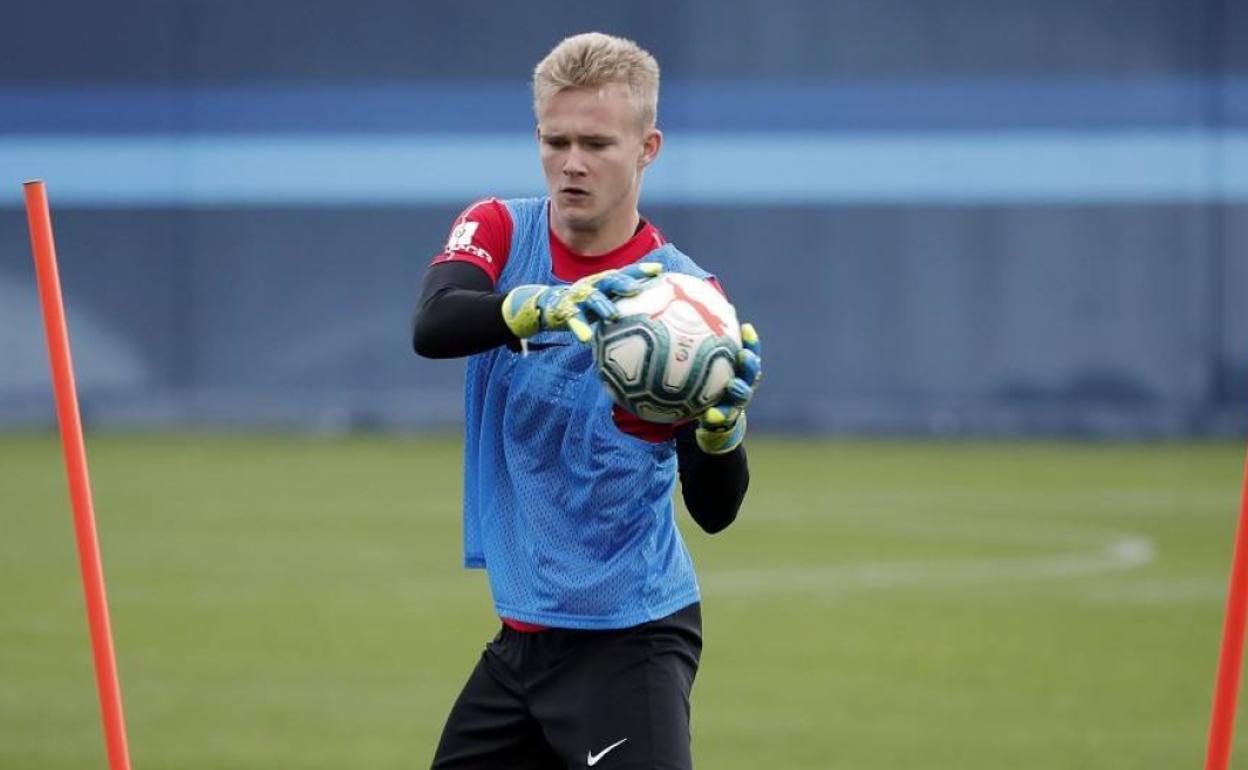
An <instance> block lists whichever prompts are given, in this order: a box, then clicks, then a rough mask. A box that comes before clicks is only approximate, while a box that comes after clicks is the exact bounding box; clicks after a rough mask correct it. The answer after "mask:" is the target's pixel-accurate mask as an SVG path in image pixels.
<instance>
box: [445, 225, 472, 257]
mask: <svg viewBox="0 0 1248 770" xmlns="http://www.w3.org/2000/svg"><path fill="white" fill-rule="evenodd" d="M478 224H479V223H477V222H460V223H459V224H458V225H455V229H454V230H452V231H451V237H450V238H449V239H448V240H447V242H446V250H447V251H463V250H464V249H466V248H467V247H469V246H471V245H472V237H473V236H474V235H476V234H477V226H478Z"/></svg>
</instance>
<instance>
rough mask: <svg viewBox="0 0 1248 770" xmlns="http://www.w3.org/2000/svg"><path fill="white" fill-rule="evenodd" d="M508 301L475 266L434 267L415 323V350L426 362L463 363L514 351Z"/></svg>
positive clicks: (446, 264) (451, 264)
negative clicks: (505, 348) (503, 349)
mask: <svg viewBox="0 0 1248 770" xmlns="http://www.w3.org/2000/svg"><path fill="white" fill-rule="evenodd" d="M504 296H505V295H503V294H498V293H496V292H495V291H494V282H493V281H492V280H491V279H490V276H489V274H488V273H486V272H485V271H484V270H482V269H481V268H479V267H477V266H476V265H474V264H472V263H470V262H439V263H438V264H436V265H430V266H429V269H428V270H426V271H425V281H424V286H423V287H422V288H421V292H420V301H419V302H417V303H416V312H415V314H414V315H413V317H412V347H413V348H414V349H415V350H416V352H417V354H419V355H422V356H424V357H426V358H458V357H460V356H469V355H472V354H473V353H480V352H482V351H485V350H489V349H491V348H496V347H498V346H499V345H508V344H510V345H515V344H516V343H517V340H516V336H515V335H514V334H512V333H511V330H510V329H508V328H507V324H506V323H504V322H503V313H502V307H503V297H504Z"/></svg>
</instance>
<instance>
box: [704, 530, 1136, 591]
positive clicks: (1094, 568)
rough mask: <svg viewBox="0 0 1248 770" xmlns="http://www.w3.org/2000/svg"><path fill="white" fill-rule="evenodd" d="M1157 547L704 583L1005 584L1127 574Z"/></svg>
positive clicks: (755, 575) (824, 568) (1117, 546)
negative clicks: (1003, 582) (1008, 582)
mask: <svg viewBox="0 0 1248 770" xmlns="http://www.w3.org/2000/svg"><path fill="white" fill-rule="evenodd" d="M1155 558H1156V549H1155V547H1154V545H1153V542H1152V541H1151V540H1149V539H1148V538H1144V537H1139V536H1136V535H1121V536H1118V537H1115V538H1113V539H1111V540H1109V541H1108V542H1103V543H1100V544H1098V545H1097V546H1096V547H1093V548H1091V549H1086V550H1078V551H1068V552H1063V553H1057V554H1047V555H1043V556H1025V557H1019V558H1005V559H986V560H980V561H969V562H968V561H962V562H943V563H942V562H937V561H913V560H910V561H884V562H869V563H853V564H824V565H809V566H803V567H778V568H774V569H766V568H763V569H745V570H725V571H718V572H717V571H708V572H705V573H703V575H702V580H701V582H702V585H703V587H705V588H709V589H711V590H715V591H726V592H730V593H733V594H738V595H753V594H766V593H772V592H776V591H787V590H791V589H795V588H800V589H806V590H812V591H833V592H834V591H844V590H847V589H850V588H889V587H894V586H902V585H914V584H923V585H931V584H935V583H939V584H941V585H949V584H960V583H978V582H985V581H990V580H991V581H1001V580H1011V579H1013V580H1032V579H1056V578H1068V577H1079V576H1082V575H1098V574H1104V573H1107V572H1124V571H1127V570H1132V569H1137V568H1139V567H1143V566H1145V565H1147V564H1150V563H1152V562H1153V560H1154V559H1155Z"/></svg>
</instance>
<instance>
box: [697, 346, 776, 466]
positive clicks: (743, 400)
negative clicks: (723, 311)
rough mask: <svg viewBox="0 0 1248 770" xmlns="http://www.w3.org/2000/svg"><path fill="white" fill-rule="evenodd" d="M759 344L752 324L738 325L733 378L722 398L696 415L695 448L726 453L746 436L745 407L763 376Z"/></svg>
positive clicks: (714, 453) (738, 444) (708, 452)
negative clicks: (738, 341) (738, 348)
mask: <svg viewBox="0 0 1248 770" xmlns="http://www.w3.org/2000/svg"><path fill="white" fill-rule="evenodd" d="M761 353H762V344H761V343H760V341H759V339H758V332H756V331H754V326H753V324H741V352H739V353H737V361H736V377H734V378H733V380H732V381H731V382H729V383H728V387H727V389H725V390H724V395H723V398H721V399H720V400H719V402H718V403H716V404H715V405H714V406H712V407H711V408H709V409H707V410H706V411H705V412H703V413H702V414H701V416H699V417H698V427H697V430H696V431H694V435H695V437H696V438H697V440H698V447H699V448H701V449H702V451H703V452H706V453H707V454H713V455H721V454H727V453H728V452H731V451H732V450H734V449H736V448H737V447H738V446H740V445H741V441H742V440H743V439H744V438H745V407H746V406H748V405H749V403H750V399H751V398H753V397H754V388H755V387H756V385H757V383H758V380H759V378H761V377H762V376H763V360H762V358H761V357H760V356H761Z"/></svg>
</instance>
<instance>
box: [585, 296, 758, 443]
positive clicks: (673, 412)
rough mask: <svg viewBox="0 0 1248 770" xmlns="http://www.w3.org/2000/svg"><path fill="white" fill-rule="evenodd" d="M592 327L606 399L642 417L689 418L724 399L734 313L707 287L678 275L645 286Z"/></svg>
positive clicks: (736, 332) (734, 344)
mask: <svg viewBox="0 0 1248 770" xmlns="http://www.w3.org/2000/svg"><path fill="white" fill-rule="evenodd" d="M615 306H616V307H617V308H619V311H620V316H619V318H617V319H616V320H615V321H603V322H601V323H599V324H597V325H596V326H595V327H594V338H593V342H592V345H593V351H594V362H595V363H596V364H597V365H598V374H599V376H601V377H602V382H603V384H604V385H605V386H606V388H607V392H608V393H609V394H610V395H611V398H612V400H614V401H615V403H617V404H619V405H620V406H621V407H623V408H624V409H627V410H628V411H630V412H632V413H633V414H635V415H637V416H638V417H640V418H642V419H643V420H649V421H650V422H662V423H673V422H679V421H681V420H685V419H688V418H690V417H693V416H695V415H697V414H699V413H701V412H703V411H705V410H706V409H707V407H709V406H711V405H712V404H714V403H715V402H716V401H718V400H719V399H720V397H722V396H723V393H724V390H725V389H726V388H727V387H728V383H730V382H731V381H732V378H733V376H734V371H735V362H736V360H737V353H738V352H739V351H740V350H741V329H740V328H739V326H738V325H737V311H736V310H735V309H734V308H733V307H732V305H731V304H729V302H728V300H726V299H725V298H724V296H723V295H722V294H720V293H719V291H718V290H717V289H716V288H715V287H714V286H712V285H711V284H710V283H708V282H706V281H704V280H702V279H700V278H694V277H693V276H691V275H683V274H681V273H663V274H661V275H658V276H656V277H654V278H649V279H647V280H646V281H645V286H644V288H643V289H642V290H641V292H640V293H639V294H636V295H634V296H632V297H624V298H621V299H618V300H616V301H615Z"/></svg>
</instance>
